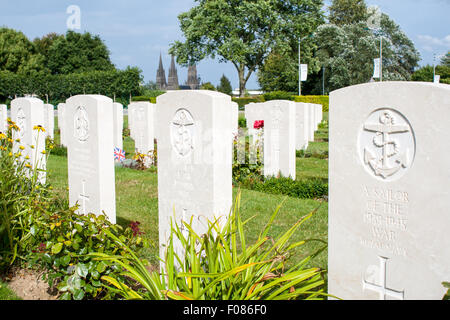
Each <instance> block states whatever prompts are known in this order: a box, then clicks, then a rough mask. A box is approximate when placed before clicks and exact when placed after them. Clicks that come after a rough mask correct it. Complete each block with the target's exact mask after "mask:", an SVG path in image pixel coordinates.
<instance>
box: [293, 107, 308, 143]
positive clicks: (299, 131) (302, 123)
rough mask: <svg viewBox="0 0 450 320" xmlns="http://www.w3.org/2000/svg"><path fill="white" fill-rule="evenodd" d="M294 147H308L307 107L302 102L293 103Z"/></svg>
mask: <svg viewBox="0 0 450 320" xmlns="http://www.w3.org/2000/svg"><path fill="white" fill-rule="evenodd" d="M295 106H296V108H295V149H297V150H306V149H307V148H308V132H309V131H308V130H309V129H308V128H309V107H308V104H306V103H303V102H296V103H295Z"/></svg>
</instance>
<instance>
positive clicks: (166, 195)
mask: <svg viewBox="0 0 450 320" xmlns="http://www.w3.org/2000/svg"><path fill="white" fill-rule="evenodd" d="M230 104H231V99H230V96H228V95H225V94H222V93H218V92H213V91H208V90H178V91H170V92H167V93H165V94H163V95H160V96H158V97H157V104H156V113H157V119H156V120H157V121H156V122H157V130H156V131H157V135H156V136H157V141H158V207H159V241H160V256H161V258H164V256H165V255H164V254H165V244H166V243H167V240H168V237H169V235H170V221H171V219H172V221H173V223H177V224H178V225H181V221H185V222H187V223H189V222H190V219H191V217H192V218H193V225H192V226H193V229H194V230H195V231H196V232H197V233H198V234H202V233H204V232H206V231H207V228H208V220H209V221H211V222H213V221H215V220H216V219H219V222H220V223H221V225H223V224H224V223H225V222H226V219H227V217H228V215H229V213H230V209H231V202H232V169H231V163H232V161H231V160H232V159H231V148H230V143H231V130H232V128H231V117H232V109H231V108H230ZM173 219H174V220H173ZM176 250H177V252H179V253H181V252H182V249H181V247H179V245H177V248H176Z"/></svg>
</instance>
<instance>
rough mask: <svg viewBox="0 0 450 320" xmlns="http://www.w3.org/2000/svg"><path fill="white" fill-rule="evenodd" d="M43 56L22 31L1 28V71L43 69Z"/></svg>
mask: <svg viewBox="0 0 450 320" xmlns="http://www.w3.org/2000/svg"><path fill="white" fill-rule="evenodd" d="M42 60H43V56H42V55H39V54H38V53H37V52H36V50H35V47H34V45H33V43H32V42H31V41H30V40H29V39H28V38H27V37H26V36H25V35H24V34H23V33H22V32H20V31H16V30H13V29H9V28H0V71H11V72H14V73H18V72H19V73H29V72H33V71H39V70H42V69H43V61H42Z"/></svg>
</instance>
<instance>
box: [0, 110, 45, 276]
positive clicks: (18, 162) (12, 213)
mask: <svg viewBox="0 0 450 320" xmlns="http://www.w3.org/2000/svg"><path fill="white" fill-rule="evenodd" d="M7 123H8V128H7V131H6V132H0V268H2V269H4V268H8V267H10V266H11V265H12V264H13V263H14V262H15V261H16V259H17V258H18V257H19V258H22V255H23V253H24V252H26V251H27V249H28V248H29V245H30V243H31V242H32V239H31V237H32V235H31V230H32V225H33V223H34V218H33V215H39V214H40V213H41V212H42V211H44V210H46V208H47V207H48V201H49V196H48V193H47V192H46V190H47V189H46V187H47V186H46V185H42V184H41V183H40V182H39V176H40V174H41V173H42V170H41V169H38V166H37V163H34V164H33V165H32V164H31V163H30V157H29V156H28V155H26V156H25V157H24V155H22V152H23V150H24V149H25V147H23V146H21V145H20V139H16V140H13V136H14V135H13V132H18V131H19V127H18V126H17V125H16V124H15V123H14V122H13V121H11V119H9V118H8V121H7ZM34 130H37V131H38V132H37V139H39V134H40V132H41V131H44V129H43V128H42V127H40V126H37V127H35V129H34ZM14 145H15V147H14ZM34 150H35V152H36V153H37V152H38V150H37V148H36V149H34ZM43 153H46V152H45V151H43Z"/></svg>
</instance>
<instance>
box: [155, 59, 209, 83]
mask: <svg viewBox="0 0 450 320" xmlns="http://www.w3.org/2000/svg"><path fill="white" fill-rule="evenodd" d="M156 84H157V86H158V89H160V90H178V89H191V90H196V89H199V88H200V79H199V78H198V76H197V67H196V66H195V65H190V66H189V68H188V78H187V81H186V83H185V85H179V84H178V75H177V68H176V67H175V60H174V58H173V56H172V60H171V62H170V69H169V76H168V78H167V82H166V72H165V71H164V67H163V63H162V57H161V54H160V55H159V67H158V70H157V71H156Z"/></svg>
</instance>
